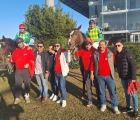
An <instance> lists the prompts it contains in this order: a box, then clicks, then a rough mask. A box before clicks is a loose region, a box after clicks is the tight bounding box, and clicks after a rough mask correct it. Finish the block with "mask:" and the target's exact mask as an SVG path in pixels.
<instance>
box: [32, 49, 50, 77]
mask: <svg viewBox="0 0 140 120" xmlns="http://www.w3.org/2000/svg"><path fill="white" fill-rule="evenodd" d="M34 54H35V62H36V57H37V54H38V52H37V51H35V52H34ZM39 54H40V55H41V62H42V70H43V74H45V73H46V72H50V59H49V55H48V53H47V52H45V51H43V52H41V53H39Z"/></svg>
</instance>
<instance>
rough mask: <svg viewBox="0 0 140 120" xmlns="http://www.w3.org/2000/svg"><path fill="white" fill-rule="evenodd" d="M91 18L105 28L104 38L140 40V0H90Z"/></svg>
mask: <svg viewBox="0 0 140 120" xmlns="http://www.w3.org/2000/svg"><path fill="white" fill-rule="evenodd" d="M88 5H89V18H90V19H94V20H95V21H96V22H97V24H98V25H99V26H102V28H103V34H104V39H106V40H109V39H116V38H119V39H122V40H124V41H130V42H140V32H139V31H140V0H89V1H88Z"/></svg>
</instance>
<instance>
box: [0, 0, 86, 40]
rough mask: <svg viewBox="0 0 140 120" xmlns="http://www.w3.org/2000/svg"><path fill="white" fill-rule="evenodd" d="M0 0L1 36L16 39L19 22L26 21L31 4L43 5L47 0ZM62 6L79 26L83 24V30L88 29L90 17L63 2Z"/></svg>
mask: <svg viewBox="0 0 140 120" xmlns="http://www.w3.org/2000/svg"><path fill="white" fill-rule="evenodd" d="M0 2H1V4H0V38H1V37H2V35H4V36H5V37H7V38H12V39H14V37H15V34H16V33H17V32H18V31H19V29H18V26H19V24H20V23H22V22H24V21H25V18H24V14H25V13H26V11H27V9H28V7H29V5H31V4H32V5H33V4H38V5H42V4H44V3H45V0H0ZM55 4H57V0H55ZM61 7H62V8H63V12H70V14H71V15H72V16H73V18H74V19H75V20H76V21H77V26H79V25H82V28H81V31H82V32H85V31H86V30H87V29H88V19H87V18H86V17H84V16H83V15H81V14H80V13H78V12H76V11H74V10H72V9H71V8H69V7H67V6H66V5H64V4H63V3H61Z"/></svg>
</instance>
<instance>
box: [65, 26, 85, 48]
mask: <svg viewBox="0 0 140 120" xmlns="http://www.w3.org/2000/svg"><path fill="white" fill-rule="evenodd" d="M80 28H81V25H80V26H79V27H78V28H74V29H73V30H72V31H71V33H70V37H69V40H68V47H69V49H73V48H74V47H75V46H77V45H82V43H83V42H84V40H85V36H84V35H83V33H81V32H80Z"/></svg>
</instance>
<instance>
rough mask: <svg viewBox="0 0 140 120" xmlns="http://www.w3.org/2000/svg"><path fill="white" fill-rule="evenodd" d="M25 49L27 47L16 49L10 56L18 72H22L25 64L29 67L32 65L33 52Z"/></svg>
mask: <svg viewBox="0 0 140 120" xmlns="http://www.w3.org/2000/svg"><path fill="white" fill-rule="evenodd" d="M27 48H28V47H27V46H26V47H25V48H24V49H20V48H16V50H15V51H14V52H13V54H12V57H11V59H12V62H13V63H15V65H16V69H18V70H23V69H24V65H25V64H29V67H30V66H32V65H33V64H34V52H33V51H32V50H28V49H27ZM32 71H33V70H32Z"/></svg>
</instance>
